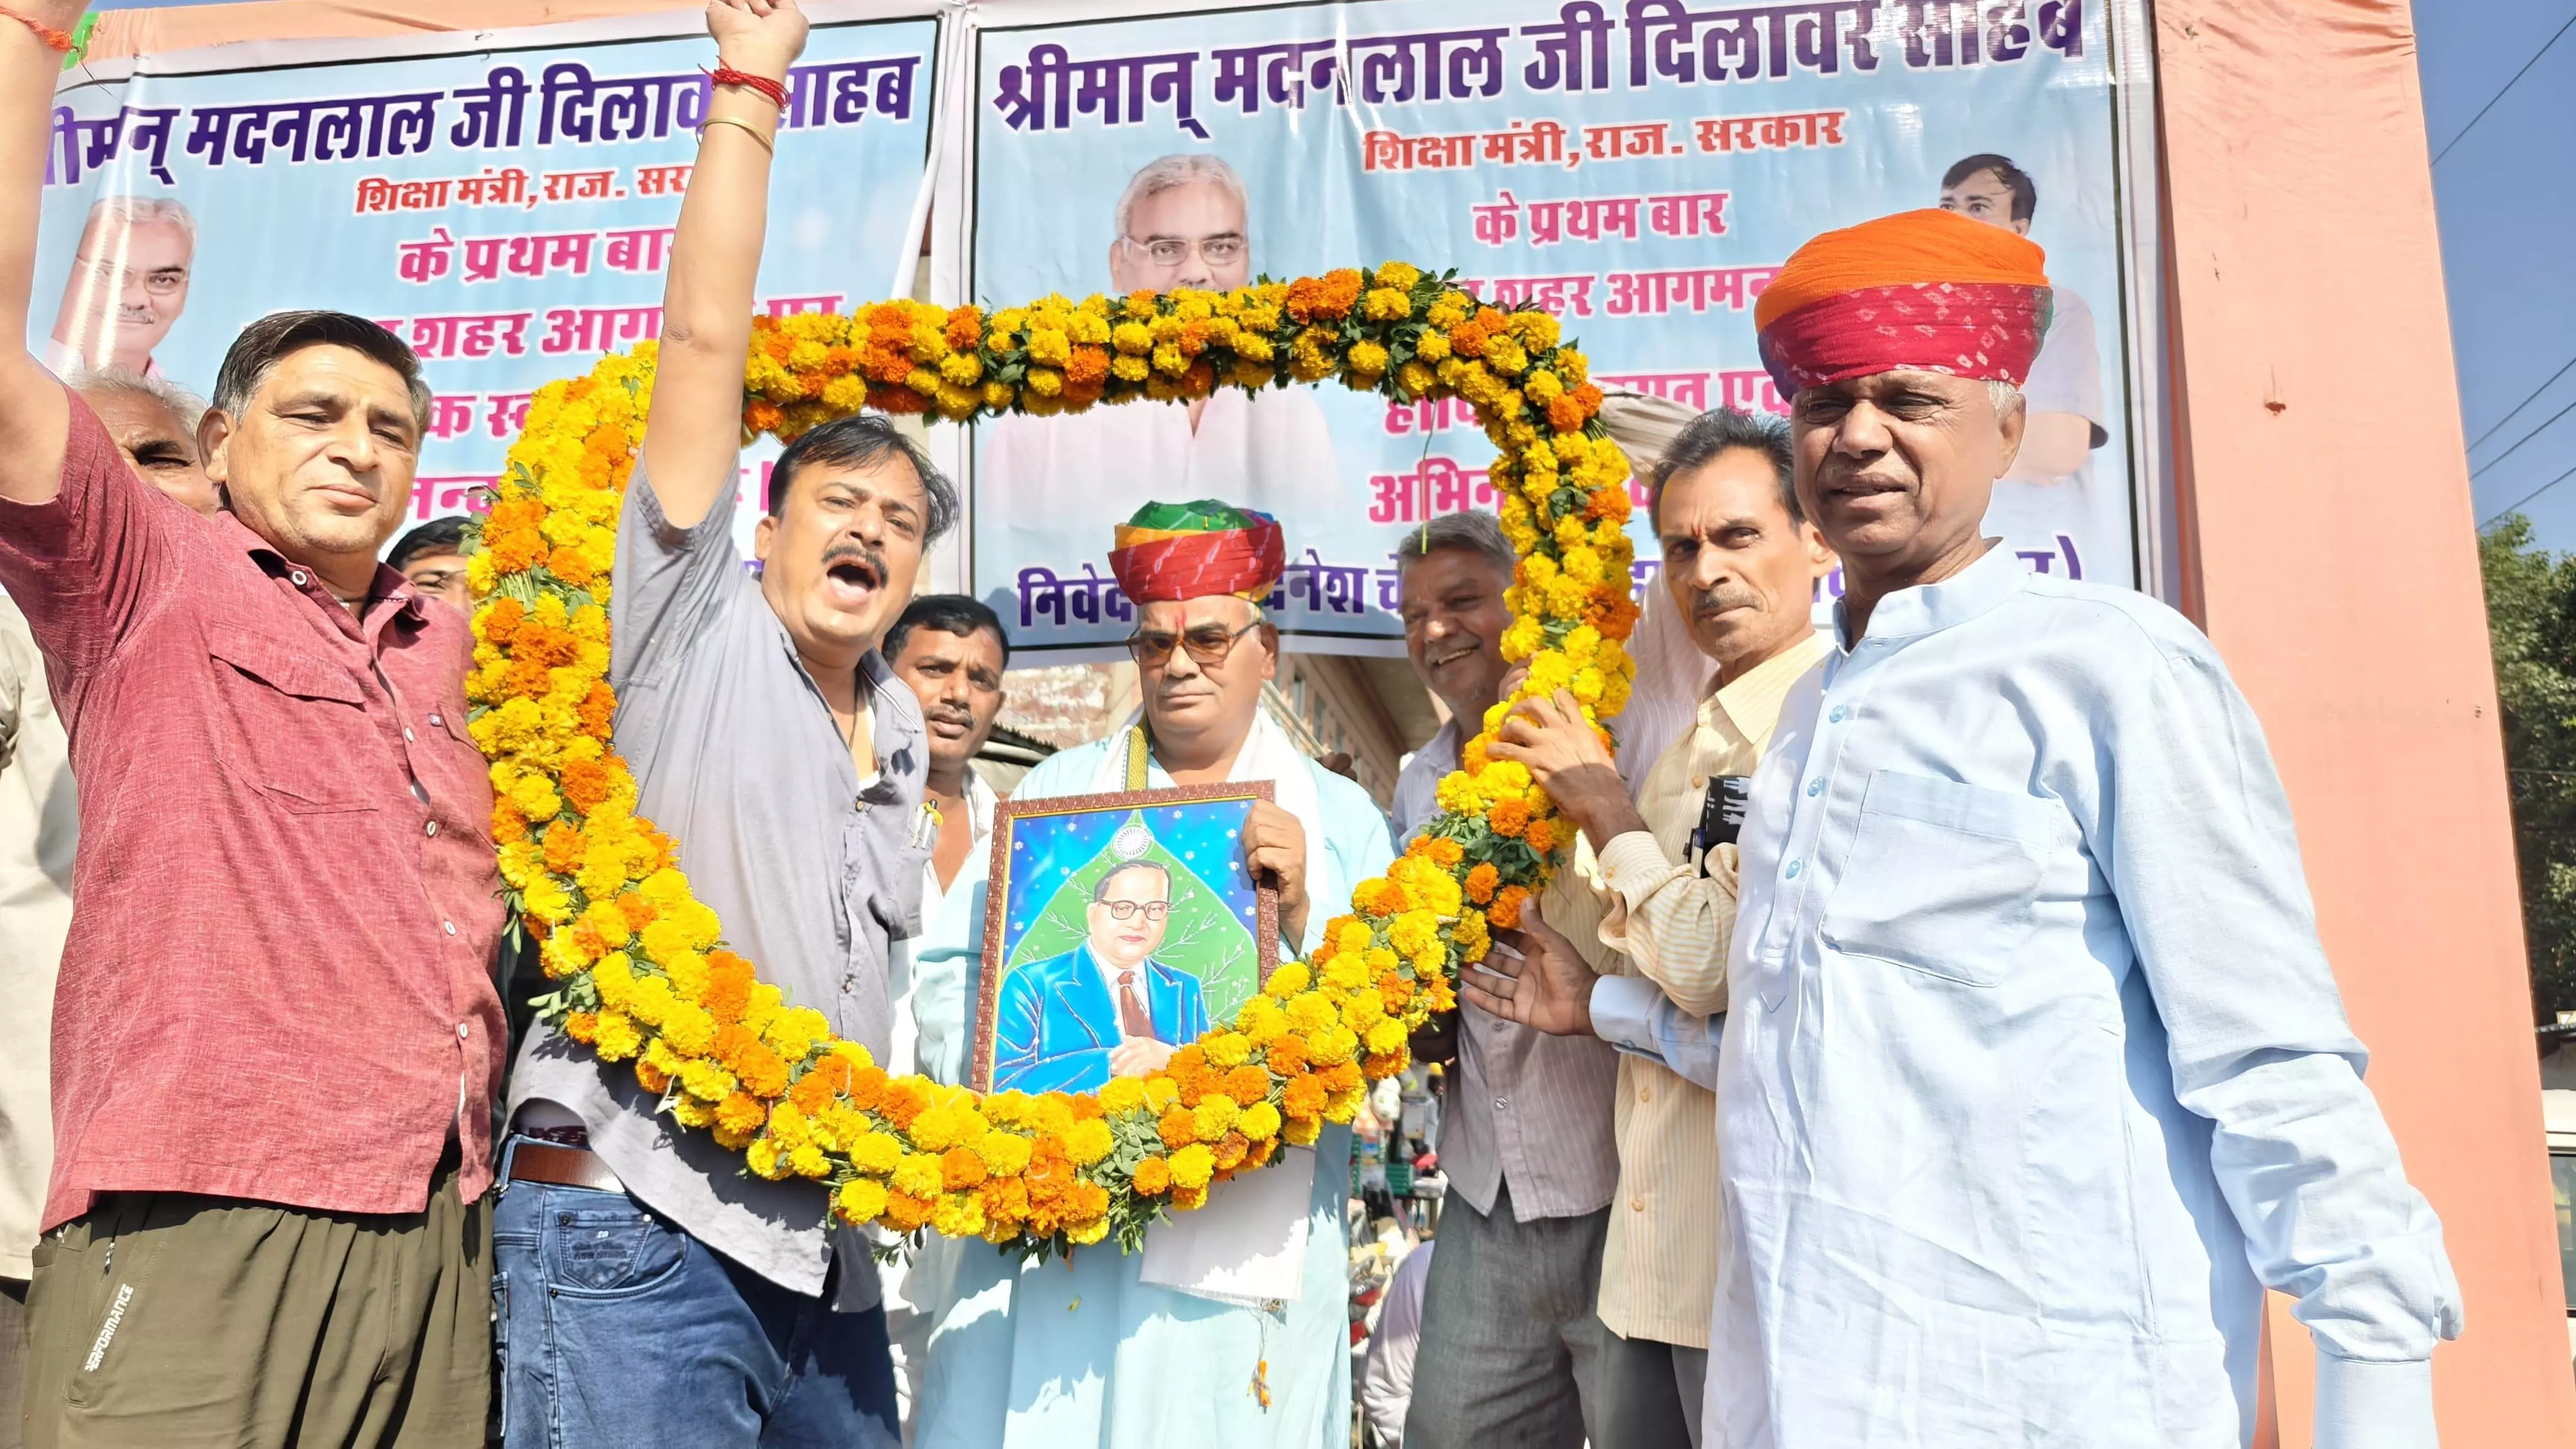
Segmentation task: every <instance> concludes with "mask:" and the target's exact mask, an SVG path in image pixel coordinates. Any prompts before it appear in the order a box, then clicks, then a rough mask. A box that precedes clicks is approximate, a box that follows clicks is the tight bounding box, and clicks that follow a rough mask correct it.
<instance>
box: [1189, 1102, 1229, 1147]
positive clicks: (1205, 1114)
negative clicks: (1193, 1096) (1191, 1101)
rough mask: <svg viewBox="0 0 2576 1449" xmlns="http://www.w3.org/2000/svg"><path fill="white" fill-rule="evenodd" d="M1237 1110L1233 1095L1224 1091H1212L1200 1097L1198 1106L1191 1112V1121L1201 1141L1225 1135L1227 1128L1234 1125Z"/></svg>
mask: <svg viewBox="0 0 2576 1449" xmlns="http://www.w3.org/2000/svg"><path fill="white" fill-rule="evenodd" d="M1235 1112H1236V1107H1235V1102H1234V1099H1233V1098H1232V1097H1229V1096H1227V1095H1226V1094H1224V1093H1223V1092H1210V1093H1208V1094H1207V1095H1206V1096H1203V1097H1201V1098H1199V1104H1198V1106H1197V1107H1196V1108H1194V1109H1192V1110H1191V1112H1190V1121H1191V1123H1192V1124H1193V1126H1194V1127H1195V1128H1196V1130H1197V1132H1198V1137H1199V1140H1200V1141H1202V1142H1214V1141H1215V1140H1217V1139H1218V1138H1220V1137H1223V1136H1224V1135H1225V1132H1226V1129H1227V1128H1229V1127H1232V1126H1233V1125H1234V1115H1235Z"/></svg>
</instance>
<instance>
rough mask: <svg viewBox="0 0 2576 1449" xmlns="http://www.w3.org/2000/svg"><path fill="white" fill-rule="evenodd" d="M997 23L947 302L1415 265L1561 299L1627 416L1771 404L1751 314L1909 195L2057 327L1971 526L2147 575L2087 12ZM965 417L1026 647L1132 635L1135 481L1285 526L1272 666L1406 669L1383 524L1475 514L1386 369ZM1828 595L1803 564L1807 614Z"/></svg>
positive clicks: (2131, 321)
mask: <svg viewBox="0 0 2576 1449" xmlns="http://www.w3.org/2000/svg"><path fill="white" fill-rule="evenodd" d="M1020 13H1023V14H1025V13H1026V12H1020ZM994 19H995V17H994V16H993V15H991V14H988V15H987V17H986V23H983V24H981V25H980V26H979V27H978V29H977V32H976V41H975V54H974V73H975V84H976V94H975V101H976V104H975V105H974V107H973V108H972V117H973V119H972V125H973V127H974V130H975V137H974V147H973V155H974V158H975V159H974V172H973V183H972V184H973V196H974V205H973V210H972V217H971V229H970V232H969V234H968V235H967V236H966V237H965V238H964V244H965V248H966V254H965V257H964V261H965V263H966V265H965V267H964V269H963V270H964V273H965V276H966V278H967V289H966V290H967V295H970V296H974V297H981V298H993V297H1040V296H1045V295H1047V294H1050V293H1056V294H1061V295H1063V296H1066V297H1069V298H1073V299H1077V300H1078V299H1080V298H1082V297H1085V296H1088V295H1092V294H1106V295H1115V294H1118V293H1122V292H1127V291H1132V290H1135V289H1138V288H1153V289H1158V290H1167V289H1171V288H1178V287H1191V288H1204V289H1209V290H1218V291H1222V290H1228V289H1233V288H1239V287H1243V286H1247V285H1250V284H1252V283H1254V282H1256V281H1257V280H1259V279H1261V278H1263V277H1272V278H1278V277H1294V276H1302V275H1320V274H1322V273H1323V272H1325V271H1328V270H1330V269H1331V268H1334V267H1338V266H1348V265H1351V264H1352V263H1353V262H1354V261H1373V260H1379V259H1384V258H1388V257H1405V258H1409V259H1412V260H1415V261H1418V262H1421V263H1424V264H1426V265H1430V266H1433V267H1454V268H1455V269H1456V275H1457V278H1458V282H1459V285H1461V286H1462V287H1464V288H1466V289H1467V290H1468V291H1470V292H1472V293H1474V294H1475V295H1477V296H1478V297H1480V298H1482V299H1483V300H1484V301H1485V302H1487V303H1489V304H1491V305H1494V306H1497V307H1505V308H1510V307H1522V306H1535V307H1539V308H1543V309H1545V310H1546V311H1548V312H1550V313H1552V314H1553V315H1554V316H1555V317H1556V318H1557V319H1558V321H1559V323H1560V324H1561V325H1562V326H1563V328H1564V330H1565V335H1566V336H1567V337H1568V338H1569V339H1571V340H1573V341H1576V342H1578V343H1579V344H1580V345H1581V346H1582V348H1583V350H1584V352H1585V353H1586V355H1587V356H1588V357H1590V358H1591V360H1592V378H1591V380H1592V381H1594V382H1596V383H1598V384H1599V385H1600V386H1601V387H1602V388H1603V390H1604V391H1605V392H1608V393H1611V394H1612V395H1614V396H1615V395H1617V394H1619V393H1622V392H1625V393H1632V394H1642V395H1647V396H1651V397H1655V398H1660V399H1664V400H1667V401H1669V402H1672V403H1676V404H1679V405H1681V406H1682V407H1685V408H1688V409H1690V410H1691V411H1693V412H1699V411H1705V410H1708V409H1714V408H1733V409H1736V410H1738V411H1742V412H1748V413H1754V414H1766V413H1767V414H1770V415H1773V416H1785V415H1786V414H1787V412H1788V410H1789V403H1788V397H1787V394H1786V393H1785V392H1784V391H1783V390H1782V388H1781V387H1780V386H1779V384H1778V383H1777V381H1776V380H1775V379H1774V378H1773V377H1772V376H1771V375H1770V374H1769V372H1768V371H1767V370H1766V369H1765V367H1764V366H1763V362H1762V359H1761V356H1760V354H1759V352H1758V351H1757V349H1756V347H1755V344H1754V329H1753V306H1754V303H1755V302H1756V301H1757V300H1758V299H1759V298H1760V297H1761V295H1762V292H1763V289H1764V288H1765V287H1767V286H1768V285H1769V283H1770V280H1771V278H1772V276H1773V274H1774V273H1775V272H1776V271H1777V269H1778V268H1779V266H1780V264H1781V262H1782V261H1783V260H1785V259H1786V258H1787V256H1788V254H1789V252H1790V250H1791V249H1792V248H1793V247H1795V246H1796V245H1797V244H1798V243H1799V242H1800V241H1802V240H1804V239H1805V238H1807V237H1808V236H1811V235H1813V234H1814V233H1816V232H1817V231H1820V230H1825V229H1830V228H1834V227H1839V226H1847V225H1850V224H1852V223H1854V222H1858V221H1861V220H1864V219H1866V218H1869V217H1873V216H1881V215H1885V214H1887V213H1890V212H1896V211H1905V210H1911V209H1914V208H1917V207H1933V206H1938V207H1942V208H1945V209H1949V210H1953V211H1957V212H1960V213H1962V214H1964V215H1967V216H1969V217H1971V218H1973V219H1975V220H1977V221H1980V222H1984V223H1987V224H1990V225H1993V226H1997V227H2001V228H2005V229H2009V230H2012V231H2015V232H2018V233H2020V234H2022V235H2026V236H2028V237H2029V238H2031V239H2032V240H2033V241H2035V242H2038V243H2039V244H2040V245H2041V246H2043V247H2044V248H2045V249H2046V250H2047V253H2048V263H2047V270H2048V274H2049V277H2050V280H2051V282H2052V284H2053V285H2054V287H2055V290H2056V294H2057V305H2056V318H2057V320H2056V324H2055V325H2054V326H2053V327H2052V328H2051V329H2050V332H2049V336H2048V338H2047V341H2046V344H2045V346H2044V348H2043V350H2042V353H2041V356H2040V359H2039V362H2038V364H2037V366H2036V368H2035V369H2034V372H2033V375H2032V377H2031V379H2030V381H2029V385H2028V387H2027V389H2026V396H2027V399H2028V403H2029V413H2030V427H2029V429H2028V436H2027V439H2026V441H2025V443H2024V446H2023V449H2022V456H2021V458H2020V460H2019V462H2018V463H2017V464H2016V466H2015V467H2014V469H2013V470H2012V472H2011V473H2009V474H2008V475H2007V476H2006V477H2005V478H2004V479H2003V480H2001V481H2000V482H1999V483H1998V485H1997V487H1996V490H1995V497H1994V505H1993V509H1992V511H1991V513H1990V514H1989V517H1988V519H1987V526H1988V531H1989V532H1991V533H1996V534H1999V535H2001V536H2002V537H2003V538H2004V540H2005V543H2006V546H2007V547H2008V548H2009V549H2010V550H2011V551H2012V552H2013V553H2014V554H2016V555H2017V556H2018V557H2019V558H2020V559H2021V561H2022V563H2023V566H2024V567H2026V568H2029V569H2031V570H2033V571H2034V572H2040V573H2046V574H2050V575H2052V576H2056V577H2061V578H2080V579H2088V580H2092V581H2094V582H2110V583H2116V584H2123V585H2133V584H2134V583H2135V582H2136V578H2137V573H2136V542H2135V537H2134V534H2135V530H2134V527H2133V515H2134V509H2133V507H2132V502H2131V500H2132V496H2133V491H2134V487H2135V483H2134V478H2133V463H2132V459H2133V458H2134V457H2135V456H2136V455H2137V449H2136V448H2135V447H2134V446H2133V440H2132V438H2131V435H2130V424H2129V418H2128V398H2129V395H2130V391H2131V389H2130V387H2129V384H2128V378H2127V370H2128V367H2129V359H2130V358H2131V356H2132V355H2133V352H2132V346H2133V339H2132V337H2131V335H2130V333H2131V332H2132V331H2133V330H2134V328H2135V327H2136V325H2137V320H2136V318H2135V316H2134V315H2133V313H2132V309H2131V306H2130V304H2129V298H2128V294H2127V293H2126V291H2124V287H2123V273H2122V270H2121V256H2122V250H2121V248H2122V242H2121V237H2122V224H2123V219H2122V216H2121V206H2122V202H2121V196H2120V191H2119V176H2120V167H2119V164H2118V158H2119V155H2120V152H2119V141H2118V137H2117V135H2116V134H2115V129H2114V126H2113V86H2112V58H2111V45H2110V41H2109V36H2108V33H2107V30H2106V18H2105V15H2104V13H2103V7H2102V6H2101V5H2099V4H2091V5H2088V4H2085V3H2083V0H2011V3H2002V4H1980V5H1973V6H1972V5H1968V4H1964V3H1950V4H1943V3H1932V4H1921V5H1903V6H1899V5H1872V4H1864V3H1857V0H1810V3H1800V4H1787V5H1765V6H1747V7H1739V8H1711V9H1693V8H1690V7H1687V6H1685V5H1684V4H1682V3H1680V0H1607V3H1605V0H1496V3H1494V4H1491V5H1488V6H1485V7H1481V8H1479V9H1477V10H1476V11H1475V12H1474V13H1473V14H1472V15H1462V14H1461V13H1460V12H1459V11H1458V10H1457V9H1456V7H1454V6H1448V5H1443V4H1440V3H1438V0H1360V3H1342V4H1323V5H1281V6H1265V7H1252V8H1242V9H1225V10H1215V11H1196V12H1192V11H1182V10H1178V9H1174V10H1170V11H1166V12H1165V13H1158V14H1143V15H1131V16H1130V17H1128V18H1122V19H1117V20H1101V21H1086V22H1082V23H1074V24H997V23H992V21H993V20H994ZM1152 343H1153V348H1154V355H1155V356H1160V357H1162V358H1163V361H1164V362H1165V363H1167V364H1170V365H1172V366H1175V367H1185V366H1186V365H1187V362H1188V360H1189V358H1190V357H1191V356H1192V355H1193V353H1192V346H1193V342H1192V339H1191V338H1190V337H1189V336H1187V335H1185V333H1184V331H1183V330H1181V329H1179V328H1175V329H1174V330H1173V334H1172V335H1171V336H1168V337H1166V336H1156V337H1155V338H1153V339H1152ZM1166 349H1168V354H1167V355H1166ZM1125 360H1127V361H1130V362H1133V361H1135V359H1125ZM1150 360H1151V359H1150V358H1149V359H1148V361H1149V362H1150ZM976 433H977V436H976V439H975V442H974V450H973V457H972V464H971V466H972V470H973V478H974V485H975V499H976V507H975V511H974V518H973V528H972V534H973V537H972V548H973V572H974V592H975V593H976V594H977V595H978V596H979V597H981V598H983V599H984V600H985V602H986V603H988V604H990V605H992V606H993V607H994V609H995V610H996V611H998V612H1000V613H1001V614H1002V616H1003V617H1004V619H1005V620H1006V621H1007V622H1008V623H1009V625H1010V627H1011V631H1012V633H1011V638H1012V645H1013V647H1014V649H1015V650H1018V651H1020V652H1021V653H1023V654H1026V655H1028V656H1030V657H1032V658H1038V657H1044V656H1045V655H1047V654H1049V653H1051V652H1052V653H1054V654H1056V655H1057V657H1060V658H1079V657H1104V658H1105V657H1110V651H1112V650H1114V648H1115V646H1116V644H1117V641H1118V640H1120V639H1122V638H1124V637H1125V635H1126V634H1127V633H1128V631H1129V630H1130V629H1131V628H1132V627H1133V613H1134V611H1133V608H1132V607H1131V606H1130V605H1129V603H1128V601H1127V600H1126V599H1125V597H1124V596H1123V595H1121V594H1120V593H1119V591H1118V589H1117V586H1116V584H1115V583H1114V582H1113V581H1112V580H1110V579H1108V578H1106V577H1104V576H1103V575H1102V573H1101V571H1100V570H1099V568H1098V567H1097V564H1096V559H1095V557H1094V555H1095V552H1096V547H1097V542H1096V537H1095V532H1096V531H1095V530H1094V529H1093V528H1092V527H1091V526H1090V524H1089V522H1088V521H1089V520H1092V519H1096V518H1098V517H1101V516H1111V517H1115V516H1118V515H1119V513H1120V512H1121V511H1122V510H1124V509H1127V508H1131V507H1132V506H1134V504H1135V503H1136V502H1139V501H1142V500H1144V499H1147V498H1195V497H1216V498H1223V499H1226V500H1227V501H1229V502H1232V503H1235V504H1237V505H1239V506H1245V507H1251V508H1257V509H1260V510H1262V511H1263V512H1266V513H1270V514H1272V515H1274V516H1276V517H1277V518H1278V519H1279V522H1280V525H1281V528H1282V530H1283V531H1284V532H1285V534H1286V540H1287V558H1288V563H1287V568H1286V571H1285V573H1284V574H1283V576H1282V579H1281V582H1280V585H1279V588H1278V590H1277V591H1276V592H1275V593H1274V595H1273V596H1272V597H1271V598H1270V599H1269V600H1268V601H1267V603H1268V607H1269V609H1270V611H1271V615H1272V617H1273V618H1274V619H1275V620H1276V621H1277V623H1278V625H1279V628H1280V631H1281V634H1282V636H1283V637H1284V639H1285V640H1286V641H1287V645H1288V647H1289V648H1291V649H1295V650H1302V651H1309V652H1343V653H1392V652H1395V651H1396V650H1397V648H1398V646H1399V642H1400V638H1401V635H1402V629H1401V626H1400V624H1399V621H1398V620H1397V618H1396V597H1395V595H1396V584H1397V578H1396V569H1395V560H1394V556H1393V555H1394V552H1395V549H1396V546H1397V544H1398V542H1399V541H1400V540H1401V539H1402V538H1403V536H1404V534H1405V532H1406V531H1407V530H1408V529H1416V528H1419V527H1420V526H1421V525H1422V524H1423V523H1424V522H1426V521H1427V520H1429V519H1430V518H1432V517H1434V516H1436V515H1438V514H1442V513H1452V512H1457V511H1460V510H1463V509H1470V508H1476V509H1491V508H1492V507H1494V489H1493V486H1492V484H1491V482H1490V481H1489V479H1488V478H1487V476H1486V464H1487V462H1488V460H1489V459H1490V458H1491V457H1492V448H1491V445H1490V444H1489V443H1488V441H1487V440H1486V438H1485V437H1484V436H1483V435H1482V425H1481V423H1480V422H1479V421H1478V420H1477V418H1476V416H1475V413H1474V411H1473V409H1471V408H1470V407H1468V406H1467V405H1465V404H1464V403H1461V402H1448V403H1430V402H1423V401H1419V400H1417V399H1416V398H1415V397H1414V396H1412V395H1410V394H1406V393H1403V392H1402V379H1401V378H1400V377H1399V376H1398V375H1396V374H1394V373H1390V374H1389V375H1388V376H1387V378H1386V380H1385V384H1384V386H1383V387H1382V388H1381V390H1380V391H1378V392H1375V393H1355V392H1351V391H1348V390H1346V389H1343V388H1340V387H1332V386H1327V387H1319V388H1312V389H1288V390H1281V391H1273V392H1267V393H1263V394H1261V395H1259V396H1257V397H1246V396H1244V395H1242V394H1240V393H1236V392H1232V391H1224V390H1221V391H1219V392H1218V393H1217V394H1216V395H1215V396H1213V397H1211V398H1208V399H1206V400H1204V401H1202V402H1197V403H1192V404H1189V405H1188V406H1186V407H1142V406H1140V407H1124V408H1104V409H1093V410H1092V411H1091V412H1089V413H1086V414H1083V415H1081V416H1078V417H1045V416H1038V417H1015V418H1008V419H1003V420H1000V421H998V422H994V423H987V424H983V425H980V426H979V427H978V428H977V429H976ZM1632 461H1634V462H1637V463H1639V464H1645V463H1649V462H1651V461H1652V460H1651V459H1636V460H1632ZM1630 492H1631V501H1632V502H1633V503H1634V504H1635V505H1636V510H1635V522H1634V524H1633V530H1634V532H1633V536H1634V537H1635V539H1636V541H1637V544H1638V549H1637V564H1636V567H1635V571H1634V574H1633V576H1632V578H1631V581H1630V582H1631V585H1632V587H1633V588H1634V589H1635V591H1636V593H1637V596H1638V597H1639V598H1641V599H1642V598H1643V597H1644V596H1645V594H1646V591H1647V590H1648V589H1649V587H1650V586H1651V585H1652V581H1653V579H1654V577H1655V575H1656V573H1657V571H1658V569H1659V567H1660V550H1659V549H1658V547H1657V546H1656V544H1655V541H1654V539H1653V537H1652V534H1651V530H1650V528H1649V526H1648V523H1647V520H1646V512H1647V510H1646V507H1645V503H1646V485H1645V482H1644V480H1643V479H1642V478H1639V479H1636V480H1633V481H1632V485H1631V489H1630ZM1122 500H1123V501H1122ZM1839 591H1840V578H1839V576H1836V577H1834V578H1832V579H1829V580H1828V581H1827V582H1826V584H1825V586H1824V588H1823V589H1822V590H1821V591H1820V593H1819V596H1818V598H1817V600H1816V603H1817V605H1818V608H1819V610H1820V611H1822V610H1825V609H1829V608H1830V606H1831V604H1832V603H1833V601H1834V599H1835V598H1836V597H1838V595H1839Z"/></svg>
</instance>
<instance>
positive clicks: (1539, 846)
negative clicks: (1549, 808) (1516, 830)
mask: <svg viewBox="0 0 2576 1449" xmlns="http://www.w3.org/2000/svg"><path fill="white" fill-rule="evenodd" d="M1521 839H1523V840H1526V841H1528V842H1529V848H1530V849H1532V850H1535V851H1537V852H1538V853H1539V854H1541V855H1545V854H1547V853H1548V852H1549V851H1551V850H1554V849H1556V822H1555V821H1553V820H1544V819H1542V820H1533V821H1531V822H1530V823H1529V824H1528V825H1527V826H1526V827H1524V828H1523V829H1522V831H1521Z"/></svg>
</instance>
